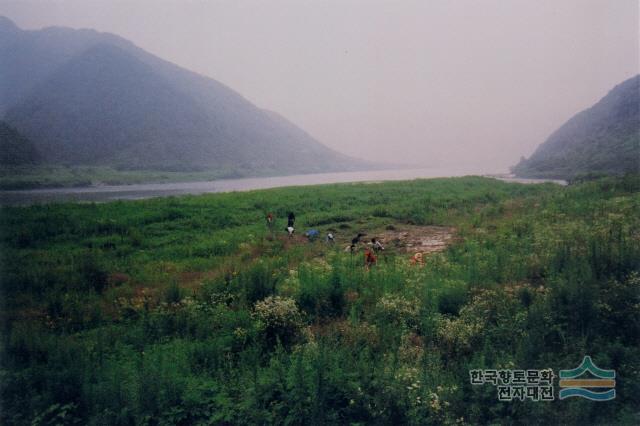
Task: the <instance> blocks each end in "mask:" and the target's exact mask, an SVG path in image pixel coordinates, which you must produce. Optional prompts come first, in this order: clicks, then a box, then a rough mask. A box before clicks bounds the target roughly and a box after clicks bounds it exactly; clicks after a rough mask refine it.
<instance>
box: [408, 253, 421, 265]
mask: <svg viewBox="0 0 640 426" xmlns="http://www.w3.org/2000/svg"><path fill="white" fill-rule="evenodd" d="M410 262H411V264H412V265H424V259H423V258H422V253H420V252H418V253H416V254H414V255H413V256H412V257H411V260H410Z"/></svg>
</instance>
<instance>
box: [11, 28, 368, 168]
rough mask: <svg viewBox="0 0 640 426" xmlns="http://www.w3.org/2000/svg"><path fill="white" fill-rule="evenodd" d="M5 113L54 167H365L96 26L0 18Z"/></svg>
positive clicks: (221, 88)
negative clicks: (34, 24)
mask: <svg viewBox="0 0 640 426" xmlns="http://www.w3.org/2000/svg"><path fill="white" fill-rule="evenodd" d="M0 117H3V118H4V120H5V121H6V122H8V123H9V124H10V125H11V126H12V127H14V128H16V129H17V130H18V131H19V132H20V133H21V134H23V135H24V136H26V137H27V138H28V139H29V140H31V141H32V142H33V144H34V147H35V149H36V150H37V152H38V154H39V155H40V156H41V158H42V160H43V161H44V162H46V163H51V164H67V165H100V166H104V165H106V166H112V167H116V168H121V169H153V170H168V171H195V170H205V169H219V170H223V171H228V172H229V174H231V175H260V174H292V173H313V172H330V171H346V170H359V169H363V168H367V167H370V166H372V165H371V164H368V163H366V162H364V161H360V160H356V159H353V158H350V157H348V156H345V155H343V154H340V153H338V152H336V151H333V150H331V149H329V148H327V147H326V146H324V145H322V144H321V143H319V142H318V141H316V140H315V139H314V138H313V137H312V136H310V135H309V134H308V133H306V132H305V131H304V130H302V129H300V128H299V127H297V126H296V125H294V124H293V123H291V122H289V121H287V120H286V119H285V118H283V117H281V116H279V115H278V114H276V113H273V112H271V111H267V110H263V109H260V108H258V107H256V106H255V105H253V104H252V103H250V102H249V101H247V100H246V99H244V98H243V97H242V96H241V95H239V94H238V93H236V92H234V91H233V90H232V89H230V88H228V87H227V86H225V85H223V84H221V83H219V82H217V81H215V80H213V79H211V78H208V77H204V76H202V75H199V74H197V73H194V72H191V71H188V70H185V69H183V68H180V67H179V66H177V65H174V64H172V63H170V62H167V61H164V60H162V59H160V58H158V57H156V56H153V55H151V54H149V53H147V52H145V51H144V50H142V49H140V48H138V47H136V46H135V45H133V44H132V43H131V42H129V41H127V40H125V39H122V38H121V37H118V36H115V35H112V34H105V33H99V32H97V31H93V30H72V29H68V28H57V27H53V28H45V29H43V30H38V31H24V30H21V29H20V28H18V27H17V26H16V25H15V24H14V23H13V22H11V21H10V20H8V19H7V18H3V17H0Z"/></svg>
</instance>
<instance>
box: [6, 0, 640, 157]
mask: <svg viewBox="0 0 640 426" xmlns="http://www.w3.org/2000/svg"><path fill="white" fill-rule="evenodd" d="M639 3H640V2H639V1H638V0H597V1H596V0H419V1H408V0H406V1H402V0H387V1H383V0H324V1H321V0H316V1H307V0H262V1H260V0H251V1H249V0H229V1H195V0H181V1H179V0H144V1H142V0H141V1H135V0H127V1H124V0H48V1H45V0H41V1H33V0H17V1H10V0H0V15H5V16H7V17H9V18H10V19H12V20H14V21H15V22H16V23H17V24H18V25H19V26H21V27H22V28H26V29H38V28H41V27H45V26H51V25H58V26H68V27H73V28H94V29H96V30H99V31H107V32H112V33H116V34H118V35H121V36H123V37H125V38H127V39H129V40H131V41H133V42H134V43H136V44H137V45H138V46H140V47H142V48H144V49H146V50H148V51H150V52H152V53H154V54H156V55H158V56H161V57H162V58H164V59H167V60H170V61H172V62H174V63H176V64H178V65H181V66H183V67H186V68H189V69H191V70H194V71H197V72H200V73H202V74H205V75H207V76H210V77H213V78H215V79H217V80H219V81H221V82H223V83H225V84H227V85H228V86H230V87H232V88H233V89H235V90H237V91H238V92H240V93H241V94H242V95H244V96H245V97H246V98H248V99H249V100H251V101H252V102H254V103H255V104H257V105H258V106H260V107H263V108H267V109H272V110H274V111H278V112H280V113H281V114H282V115H284V116H285V117H287V118H289V119H290V120H292V121H293V122H295V123H296V124H298V125H300V126H301V127H303V128H304V129H305V130H307V131H308V132H309V133H311V134H312V135H313V136H315V137H316V138H318V139H319V140H320V141H321V142H323V143H325V144H326V145H329V146H331V147H333V148H335V149H338V150H340V151H342V152H345V153H347V154H351V155H355V156H358V157H361V158H368V159H372V160H386V161H397V162H413V163H421V164H426V165H442V166H447V165H462V164H465V165H486V166H490V167H492V168H498V169H500V168H502V169H506V168H507V167H508V166H509V165H512V164H513V163H515V162H517V161H518V159H519V157H520V156H521V155H525V156H528V155H530V154H531V152H532V151H533V150H534V149H535V147H536V146H537V145H538V144H539V143H541V142H543V141H544V139H546V137H547V136H548V135H549V134H550V133H551V132H552V131H553V130H555V129H556V128H557V127H558V126H559V125H561V124H562V123H563V122H564V121H566V120H567V119H568V118H570V117H571V116H572V115H573V114H574V113H576V112H578V111H580V110H582V109H585V108H587V107H589V106H591V105H592V104H593V103H595V102H596V101H598V100H599V99H600V98H601V97H602V96H604V95H605V94H606V93H607V92H608V91H609V90H610V89H611V88H612V87H613V86H614V85H616V84H617V83H620V82H621V81H623V80H625V79H627V78H629V77H631V76H632V75H635V74H637V73H638V72H639V67H640V65H639V62H638V61H639V52H638V37H639V16H638V8H639Z"/></svg>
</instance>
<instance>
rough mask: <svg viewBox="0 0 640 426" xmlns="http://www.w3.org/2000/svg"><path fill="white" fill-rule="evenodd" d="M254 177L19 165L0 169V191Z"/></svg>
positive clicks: (223, 171)
mask: <svg viewBox="0 0 640 426" xmlns="http://www.w3.org/2000/svg"><path fill="white" fill-rule="evenodd" d="M248 176H256V173H255V172H252V171H250V170H246V171H242V170H239V169H233V170H232V169H216V170H208V171H200V172H171V171H160V170H118V169H115V168H112V167H92V166H61V165H37V166H36V165H21V166H5V167H3V168H2V169H0V189H10V190H13V189H33V188H57V187H79V186H91V185H94V186H95V185H129V184H136V183H172V182H197V181H209V180H216V179H232V178H241V177H248Z"/></svg>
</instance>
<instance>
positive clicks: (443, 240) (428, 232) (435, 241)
mask: <svg viewBox="0 0 640 426" xmlns="http://www.w3.org/2000/svg"><path fill="white" fill-rule="evenodd" d="M454 235H455V228H449V227H444V226H410V225H405V226H402V227H398V228H397V229H393V230H386V231H383V232H382V233H380V234H378V235H377V236H376V237H377V238H379V239H380V241H382V244H384V245H385V247H386V248H387V249H395V250H396V251H398V252H405V253H425V254H427V253H434V252H438V251H443V250H444V249H446V248H447V246H448V245H449V244H451V243H452V242H453V240H454Z"/></svg>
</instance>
